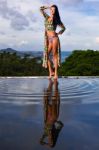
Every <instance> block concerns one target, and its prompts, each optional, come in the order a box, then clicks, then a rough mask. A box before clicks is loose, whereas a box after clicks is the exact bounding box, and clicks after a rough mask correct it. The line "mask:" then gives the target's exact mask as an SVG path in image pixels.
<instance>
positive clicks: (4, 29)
mask: <svg viewBox="0 0 99 150" xmlns="http://www.w3.org/2000/svg"><path fill="white" fill-rule="evenodd" d="M52 4H55V5H57V6H58V9H59V13H60V17H61V20H62V22H63V24H64V25H65V27H66V30H65V32H64V33H63V34H62V35H59V38H60V42H61V49H62V51H72V50H75V49H76V50H78V49H81V50H83V49H93V50H99V0H61V1H60V0H36V1H34V0H0V49H4V48H8V47H10V48H13V49H16V50H19V51H43V49H44V17H43V15H42V14H41V13H40V10H39V8H40V6H43V5H45V6H51V5H52ZM46 13H48V14H49V15H50V11H49V10H46ZM60 29H61V28H60V27H57V30H56V32H58V31H59V30H60Z"/></svg>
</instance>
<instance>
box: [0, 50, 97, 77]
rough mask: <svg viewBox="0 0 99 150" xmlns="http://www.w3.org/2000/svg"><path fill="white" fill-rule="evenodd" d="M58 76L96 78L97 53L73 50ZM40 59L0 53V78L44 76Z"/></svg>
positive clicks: (59, 70)
mask: <svg viewBox="0 0 99 150" xmlns="http://www.w3.org/2000/svg"><path fill="white" fill-rule="evenodd" d="M58 74H59V76H96V75H97V76H98V75H99V51H98V50H97V51H94V50H74V51H73V52H72V54H71V55H70V56H69V57H68V58H66V59H65V61H64V62H63V63H62V64H61V67H59V68H58ZM46 75H48V70H47V69H45V68H43V67H42V58H41V57H34V58H33V57H29V55H27V54H26V55H24V57H21V56H18V55H17V54H16V52H14V53H10V52H5V51H4V52H3V53H0V76H46Z"/></svg>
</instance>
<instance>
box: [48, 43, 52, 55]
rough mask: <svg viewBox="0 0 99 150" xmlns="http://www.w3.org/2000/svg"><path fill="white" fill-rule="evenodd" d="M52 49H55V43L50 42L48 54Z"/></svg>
mask: <svg viewBox="0 0 99 150" xmlns="http://www.w3.org/2000/svg"><path fill="white" fill-rule="evenodd" d="M52 48H53V43H51V42H49V44H48V54H49V53H50V52H51V50H52Z"/></svg>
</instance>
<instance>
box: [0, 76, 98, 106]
mask: <svg viewBox="0 0 99 150" xmlns="http://www.w3.org/2000/svg"><path fill="white" fill-rule="evenodd" d="M47 87H48V79H41V78H4V79H3V78H1V79H0V103H10V104H17V105H30V104H42V100H43V98H44V90H45V89H46V88H47ZM58 88H59V93H60V99H61V103H62V104H67V103H68V104H70V103H82V104H84V103H96V102H97V103H98V102H99V79H98V78H87V77H86V78H79V79H75V78H59V80H58ZM52 90H53V89H52Z"/></svg>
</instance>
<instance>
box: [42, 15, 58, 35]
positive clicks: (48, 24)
mask: <svg viewBox="0 0 99 150" xmlns="http://www.w3.org/2000/svg"><path fill="white" fill-rule="evenodd" d="M56 27H57V26H56V25H54V24H53V20H52V18H51V17H48V18H47V19H46V20H45V29H46V31H47V35H48V36H56Z"/></svg>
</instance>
